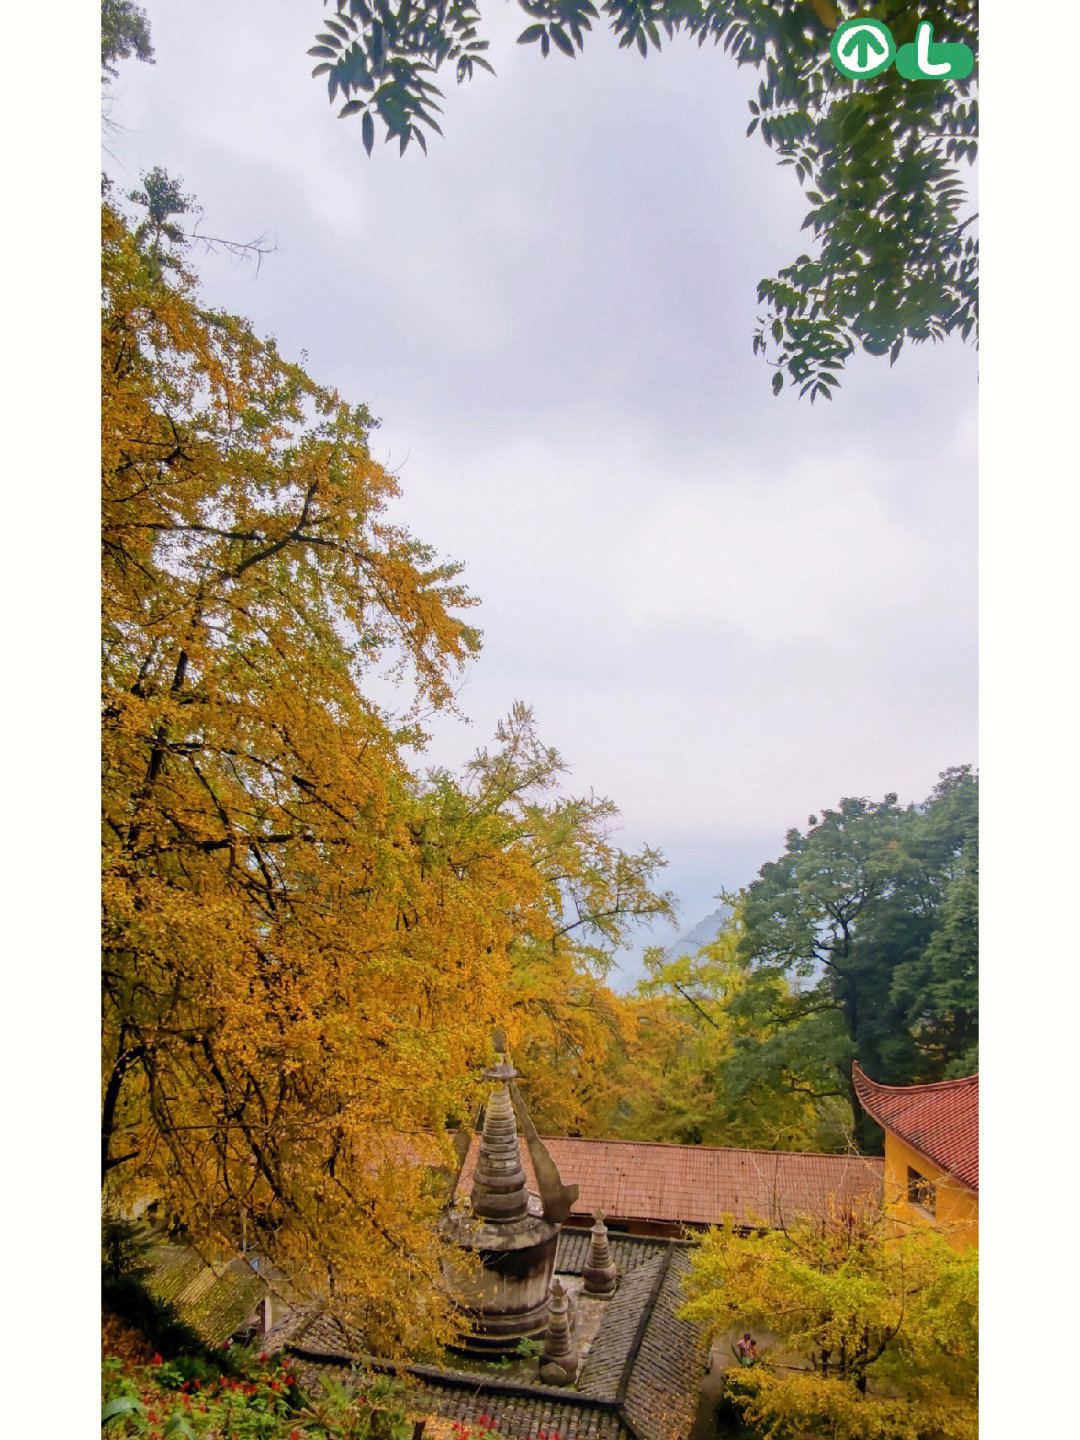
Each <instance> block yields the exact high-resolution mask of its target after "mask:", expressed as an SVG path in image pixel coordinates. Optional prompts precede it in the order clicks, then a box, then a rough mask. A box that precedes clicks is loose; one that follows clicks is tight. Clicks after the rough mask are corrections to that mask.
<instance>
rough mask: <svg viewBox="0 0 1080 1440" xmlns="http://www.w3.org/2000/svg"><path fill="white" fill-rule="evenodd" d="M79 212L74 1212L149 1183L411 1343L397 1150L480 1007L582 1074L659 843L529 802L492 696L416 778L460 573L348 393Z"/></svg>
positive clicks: (411, 1145) (403, 1163)
mask: <svg viewBox="0 0 1080 1440" xmlns="http://www.w3.org/2000/svg"><path fill="white" fill-rule="evenodd" d="M161 178H162V182H163V184H164V181H165V180H167V177H164V175H163V172H162V177H161ZM159 188H161V187H159ZM162 193H163V194H164V193H165V191H164V190H162ZM170 193H171V192H170ZM174 208H175V206H174ZM103 215H104V234H103V310H102V480H103V491H102V641H103V668H102V717H103V719H102V759H103V770H102V802H103V852H104V855H103V888H102V897H103V992H102V993H103V1026H102V1057H103V1065H102V1133H101V1164H102V1176H103V1185H104V1187H105V1198H106V1203H107V1204H108V1205H109V1206H111V1207H117V1206H120V1207H124V1206H128V1207H130V1206H133V1205H134V1204H136V1203H137V1202H140V1201H145V1200H147V1199H148V1198H151V1197H153V1198H156V1199H158V1200H159V1201H160V1202H161V1205H162V1208H163V1211H164V1213H165V1214H167V1216H168V1217H169V1220H170V1222H171V1223H172V1224H173V1225H175V1226H177V1227H179V1228H181V1229H182V1230H183V1231H184V1233H185V1234H186V1235H187V1237H188V1238H189V1240H191V1241H192V1242H193V1243H195V1244H197V1245H199V1246H201V1247H204V1249H205V1250H206V1252H207V1253H209V1252H211V1251H214V1252H216V1253H217V1254H218V1255H227V1254H229V1253H233V1252H235V1249H236V1248H237V1246H238V1244H239V1242H240V1237H241V1236H242V1235H246V1237H247V1242H248V1244H249V1246H252V1247H255V1248H257V1249H258V1250H260V1251H261V1252H263V1253H265V1254H266V1255H268V1256H269V1257H270V1258H271V1259H272V1260H273V1261H274V1262H275V1263H276V1264H277V1266H278V1267H279V1268H280V1269H281V1270H282V1271H283V1272H284V1273H286V1274H287V1275H288V1276H289V1277H290V1279H291V1280H292V1282H293V1284H294V1286H296V1287H298V1288H299V1289H300V1290H301V1291H302V1292H304V1293H309V1294H311V1295H317V1296H319V1297H322V1298H329V1299H331V1300H332V1301H333V1303H334V1304H335V1305H336V1307H337V1308H338V1309H339V1310H340V1311H341V1312H342V1313H343V1314H345V1315H347V1316H348V1318H349V1319H350V1320H351V1321H352V1322H353V1323H354V1324H355V1325H357V1326H358V1327H359V1329H360V1330H361V1332H362V1335H363V1340H364V1343H365V1344H366V1345H367V1346H368V1347H369V1348H371V1349H373V1350H377V1351H380V1352H383V1353H386V1352H389V1351H392V1350H403V1349H407V1350H411V1351H413V1352H416V1351H418V1350H423V1349H424V1348H430V1346H431V1345H432V1344H433V1343H435V1342H437V1341H439V1340H441V1339H445V1338H446V1337H447V1336H448V1334H449V1333H450V1325H451V1315H450V1309H449V1306H448V1304H447V1300H446V1296H445V1295H444V1293H443V1287H442V1282H441V1266H440V1254H439V1246H438V1242H437V1239H436V1237H435V1234H434V1231H433V1227H432V1226H431V1223H430V1222H431V1219H432V1214H433V1208H434V1206H436V1205H437V1204H438V1195H437V1194H436V1193H434V1192H431V1191H430V1189H429V1187H428V1186H427V1185H426V1180H425V1171H424V1168H423V1166H418V1165H417V1164H416V1163H415V1162H416V1160H417V1158H421V1159H430V1160H438V1159H439V1158H440V1153H441V1152H443V1153H445V1156H446V1157H447V1158H448V1157H449V1156H450V1154H451V1147H450V1145H449V1142H448V1141H447V1140H446V1139H445V1137H446V1135H447V1134H448V1133H449V1127H451V1126H452V1125H454V1124H456V1123H458V1122H460V1121H461V1120H462V1119H464V1118H465V1117H466V1116H468V1115H469V1114H471V1113H474V1109H475V1104H476V1101H477V1099H478V1097H479V1093H480V1092H479V1091H478V1090H477V1079H478V1073H479V1070H480V1067H481V1065H482V1063H483V1060H484V1058H485V1056H486V1055H487V1054H488V1053H489V1050H490V1034H491V1030H492V1027H493V1026H494V1025H495V1024H496V1023H502V1024H505V1025H506V1026H507V1028H508V1029H509V1030H510V1031H511V1039H512V1042H514V1043H519V1042H524V1041H525V1040H526V1039H529V1040H530V1042H531V1043H532V1044H533V1045H534V1046H536V1047H538V1051H537V1059H538V1062H539V1061H540V1060H543V1061H544V1062H545V1063H546V1064H547V1065H548V1069H547V1070H546V1071H545V1070H544V1066H543V1065H541V1064H539V1063H538V1064H537V1065H536V1066H535V1067H534V1070H533V1076H534V1080H535V1082H536V1084H537V1086H538V1087H539V1088H538V1093H540V1094H550V1095H551V1096H552V1097H554V1096H555V1094H556V1091H557V1090H558V1088H559V1087H558V1084H557V1083H556V1080H555V1078H553V1074H554V1072H553V1069H552V1067H558V1066H563V1065H566V1063H567V1061H568V1060H569V1059H570V1058H571V1057H570V1054H569V1049H573V1048H574V1047H577V1049H578V1051H579V1053H580V1057H581V1058H582V1063H586V1062H588V1063H590V1064H591V1063H593V1060H594V1057H595V1055H596V1054H597V1053H599V1052H600V1051H601V1050H602V1044H601V1041H602V1040H603V1036H604V1035H605V1034H606V1033H608V1025H609V1020H610V1017H609V1016H608V1015H607V1011H611V1012H612V1014H614V1013H615V1011H616V1010H617V1002H615V1000H614V997H610V996H609V993H608V992H606V990H605V989H604V987H603V985H602V970H603V963H602V962H603V956H604V955H605V954H607V953H609V951H610V948H611V947H612V946H614V945H616V944H617V943H618V941H619V940H620V938H621V937H622V935H623V934H624V932H625V927H626V925H627V923H629V921H630V920H631V919H633V918H637V917H639V916H646V915H648V914H651V913H665V912H666V910H667V907H668V902H667V900H666V898H665V897H663V896H657V895H654V894H653V892H652V889H651V884H650V882H651V877H652V874H653V871H654V870H655V869H656V867H657V865H658V864H659V863H660V861H659V857H658V856H657V855H656V854H655V853H654V852H651V851H644V852H642V854H641V855H640V856H638V857H633V856H627V855H625V854H624V853H623V852H622V851H620V850H619V849H618V848H617V847H615V846H614V845H612V844H611V842H610V839H609V835H608V831H609V828H610V822H611V817H612V813H613V807H611V806H610V804H609V802H606V801H600V800H595V799H590V800H589V801H574V800H568V799H565V798H560V796H559V795H558V794H557V793H547V794H545V793H544V792H545V791H547V792H553V787H554V786H555V783H556V781H557V779H558V776H559V775H560V773H561V771H562V768H563V767H562V764H561V762H560V761H559V759H558V757H557V756H556V755H555V754H554V752H551V751H548V750H546V749H545V747H542V746H540V745H539V742H538V741H536V739H535V736H534V734H533V731H532V721H531V717H530V716H529V715H528V712H527V711H526V710H524V709H523V708H520V707H519V708H518V709H516V710H515V712H514V714H513V715H512V716H511V717H510V719H509V721H508V722H507V725H506V726H505V727H504V728H503V730H502V731H501V732H500V737H499V744H498V746H497V747H496V749H495V750H494V751H492V752H491V753H488V752H487V751H484V752H481V754H480V755H479V756H478V757H477V760H476V762H475V764H474V765H473V767H472V770H471V772H470V774H469V775H468V776H467V777H466V779H465V780H464V781H459V780H457V779H455V778H454V777H453V776H450V775H448V774H445V773H442V772H435V773H430V774H427V775H422V774H421V773H420V772H419V770H418V768H417V754H418V751H419V749H420V748H421V747H422V743H423V735H422V732H421V729H420V723H419V717H420V715H421V714H422V713H423V711H424V710H425V709H427V710H430V709H432V708H438V707H440V706H446V705H448V704H449V703H450V702H451V693H452V684H453V681H454V678H455V675H456V673H457V671H458V670H459V668H460V667H461V666H462V665H463V664H464V663H465V662H466V661H467V660H468V659H469V658H470V657H471V656H472V655H473V654H474V653H475V651H476V649H477V646H478V637H477V634H476V632H475V631H474V630H473V629H472V628H471V627H470V626H469V625H468V624H467V622H466V619H465V618H464V612H466V611H467V608H468V606H469V605H470V604H471V600H470V597H469V595H468V594H467V593H466V591H465V590H464V588H463V587H462V585H461V583H460V579H459V576H458V569H457V567H456V566H454V565H452V564H447V563H444V562H442V561H440V560H439V559H438V558H437V556H436V555H435V554H434V552H433V551H432V550H431V549H430V548H429V547H427V546H425V545H423V544H421V543H420V542H419V541H417V540H416V539H415V538H413V537H412V536H411V535H410V534H409V533H408V532H407V531H406V530H405V529H403V528H402V527H400V526H397V525H394V524H391V523H390V521H389V519H388V518H387V505H388V502H389V501H390V500H391V499H392V498H393V497H394V496H395V495H396V494H397V493H398V492H397V484H396V482H395V480H394V479H393V477H392V476H390V475H389V474H388V473H387V472H386V471H385V470H384V469H383V468H381V467H380V466H379V465H378V464H377V463H375V461H374V460H373V459H372V457H371V454H370V451H369V448H368V434H369V431H370V428H371V426H372V423H373V422H372V419H371V417H370V415H369V414H368V412H367V411H366V410H365V409H363V407H359V408H358V407H353V406H350V405H349V404H347V403H345V402H344V401H343V400H342V399H341V398H340V397H339V396H338V395H337V394H336V393H335V392H334V391H332V390H329V389H327V388H325V387H323V386H320V385H318V384H316V382H315V381H314V380H312V379H311V378H310V377H309V376H308V375H307V374H306V373H305V372H304V371H303V370H302V369H301V368H300V367H299V366H297V365H295V364H291V363H289V362H287V361H286V360H285V359H284V358H283V357H282V356H281V355H280V354H279V353H278V350H277V348H276V346H275V345H274V344H273V342H272V341H268V340H265V339H262V338H260V337H259V336H257V335H256V334H255V332H254V331H253V329H252V328H251V326H250V325H249V324H248V323H247V322H245V321H243V320H240V319H238V318H236V317H235V316H231V315H227V314H223V313H220V312H217V311H211V310H207V309H205V308H204V307H203V306H202V305H201V304H200V300H199V296H198V292H197V287H196V282H195V278H194V276H193V275H192V274H191V273H190V272H189V270H188V269H187V268H186V262H185V258H184V255H183V253H182V249H181V250H180V253H177V252H176V250H175V249H173V248H168V247H167V248H165V249H163V248H162V244H161V243H160V237H159V236H158V234H157V232H156V231H155V232H154V233H153V234H152V235H151V234H149V232H148V231H147V230H146V227H143V230H142V231H140V230H138V229H134V230H133V229H132V228H131V227H130V226H129V225H128V224H127V223H126V222H125V220H124V219H123V218H122V217H121V216H120V215H119V214H118V213H117V211H116V210H115V209H114V208H112V207H111V206H109V205H106V206H105V208H104V212H103ZM148 235H149V238H148ZM374 675H381V676H383V677H384V678H385V677H386V676H387V675H389V676H390V677H391V678H392V679H393V681H394V682H395V684H396V688H395V689H393V690H392V691H390V692H387V689H386V686H385V684H383V685H382V686H381V690H380V693H382V694H386V693H390V694H391V695H392V696H393V697H394V698H395V711H394V712H393V713H391V711H390V710H389V709H388V708H386V706H385V705H379V704H377V703H375V701H374V700H373V699H372V698H371V696H372V694H373V692H374V690H375V689H376V688H378V687H375V686H373V685H372V684H371V683H369V681H370V680H371V677H373V676H374ZM604 947H607V949H605V948H604ZM598 1016H599V1018H598ZM568 1047H569V1048H568ZM579 1068H580V1067H579ZM585 1078H586V1079H587V1076H586V1077H585ZM579 1082H580V1077H578V1076H577V1072H576V1071H575V1069H574V1068H573V1065H572V1064H571V1065H569V1066H568V1067H567V1068H566V1069H565V1072H564V1077H563V1082H562V1084H563V1088H564V1090H565V1091H566V1093H567V1094H570V1095H571V1097H572V1098H571V1101H570V1103H569V1113H572V1112H574V1110H575V1107H578V1108H580V1102H579V1099H576V1098H573V1097H574V1096H575V1095H576V1094H577V1091H580V1089H581V1083H584V1082H580V1083H579ZM545 1086H546V1089H545ZM575 1086H576V1087H577V1090H575ZM553 1108H555V1104H554V1098H553V1099H552V1104H551V1105H550V1106H549V1107H548V1109H549V1111H550V1110H552V1109H553Z"/></svg>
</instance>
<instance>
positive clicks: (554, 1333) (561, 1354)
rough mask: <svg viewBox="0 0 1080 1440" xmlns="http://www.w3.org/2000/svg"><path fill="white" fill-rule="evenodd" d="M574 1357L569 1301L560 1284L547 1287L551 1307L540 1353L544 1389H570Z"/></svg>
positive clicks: (574, 1366)
mask: <svg viewBox="0 0 1080 1440" xmlns="http://www.w3.org/2000/svg"><path fill="white" fill-rule="evenodd" d="M577 1368H578V1356H577V1350H576V1349H575V1348H574V1340H573V1336H572V1335H571V1333H570V1301H569V1300H568V1298H567V1294H566V1291H565V1290H564V1289H563V1287H562V1282H561V1281H560V1280H556V1281H554V1283H553V1284H552V1286H551V1307H550V1309H549V1311H548V1328H547V1333H546V1334H545V1335H544V1348H543V1350H542V1351H541V1353H540V1379H541V1380H542V1381H543V1382H544V1383H545V1385H572V1384H573V1383H574V1377H575V1375H576V1374H577Z"/></svg>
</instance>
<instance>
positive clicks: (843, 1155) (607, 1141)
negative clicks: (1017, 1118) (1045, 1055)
mask: <svg viewBox="0 0 1080 1440" xmlns="http://www.w3.org/2000/svg"><path fill="white" fill-rule="evenodd" d="M860 1073H862V1072H860ZM867 1078H868V1079H869V1077H867ZM975 1078H976V1079H977V1078H978V1077H977V1076H976V1077H975ZM870 1083H871V1084H874V1083H875V1082H874V1081H872V1080H871V1081H870ZM937 1083H938V1084H955V1083H956V1082H955V1081H938V1082H937ZM899 1088H900V1089H904V1088H911V1087H904V1086H901V1087H899ZM540 1139H541V1140H544V1141H548V1140H558V1141H563V1140H565V1141H568V1142H570V1143H571V1144H574V1145H578V1144H584V1145H637V1146H640V1147H641V1148H642V1149H644V1148H648V1149H651V1150H693V1151H699V1152H700V1151H705V1152H709V1151H711V1152H714V1153H719V1154H723V1155H791V1156H798V1157H799V1158H802V1157H805V1158H807V1159H812V1160H866V1159H873V1158H875V1157H873V1156H866V1155H860V1154H859V1153H858V1151H855V1150H838V1151H836V1150H763V1149H753V1148H751V1147H750V1146H747V1145H682V1144H680V1143H679V1142H678V1141H677V1140H623V1139H622V1138H621V1137H619V1136H617V1135H611V1136H604V1135H541V1136H540Z"/></svg>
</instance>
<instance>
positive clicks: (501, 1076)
mask: <svg viewBox="0 0 1080 1440" xmlns="http://www.w3.org/2000/svg"><path fill="white" fill-rule="evenodd" d="M516 1074H517V1071H516V1070H515V1069H514V1067H513V1065H511V1064H510V1061H509V1059H508V1058H507V1055H506V1036H505V1034H504V1033H503V1031H502V1030H496V1032H495V1064H494V1065H491V1066H489V1067H488V1069H486V1070H485V1071H484V1077H485V1079H487V1080H493V1081H494V1082H495V1086H496V1088H495V1090H494V1091H493V1092H492V1095H491V1098H490V1099H489V1100H488V1103H487V1109H486V1111H485V1113H484V1131H483V1135H482V1136H481V1139H480V1154H479V1157H478V1158H477V1161H476V1171H475V1174H474V1176H473V1188H472V1208H473V1214H475V1215H479V1216H481V1217H482V1218H483V1219H485V1220H493V1221H495V1222H499V1221H509V1220H520V1219H521V1217H522V1216H523V1215H525V1214H527V1213H528V1209H529V1192H528V1187H527V1184H526V1179H525V1169H524V1166H523V1165H522V1163H521V1149H520V1147H519V1145H518V1133H517V1124H516V1122H515V1120H514V1107H513V1105H512V1104H511V1103H510V1090H509V1086H510V1084H511V1082H512V1081H513V1079H514V1076H515V1075H516Z"/></svg>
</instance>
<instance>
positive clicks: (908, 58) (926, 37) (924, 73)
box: [896, 20, 975, 80]
mask: <svg viewBox="0 0 1080 1440" xmlns="http://www.w3.org/2000/svg"><path fill="white" fill-rule="evenodd" d="M896 68H897V70H899V71H900V74H901V75H903V77H904V79H905V80H966V79H967V77H968V76H969V75H970V74H971V72H972V70H973V69H974V68H975V56H974V55H973V54H972V51H971V46H970V45H941V44H935V42H934V27H933V26H932V25H931V24H930V21H929V20H920V21H919V23H918V25H917V27H916V29H915V43H914V45H901V46H900V49H899V50H898V51H897V52H896Z"/></svg>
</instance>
